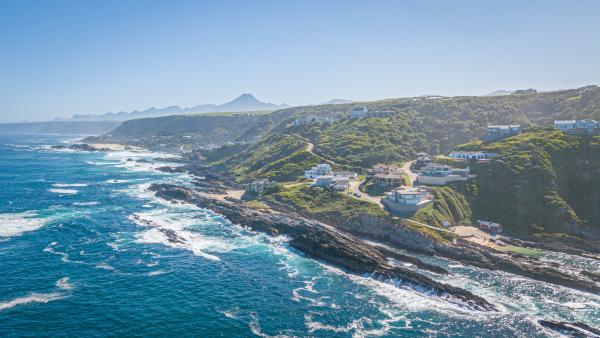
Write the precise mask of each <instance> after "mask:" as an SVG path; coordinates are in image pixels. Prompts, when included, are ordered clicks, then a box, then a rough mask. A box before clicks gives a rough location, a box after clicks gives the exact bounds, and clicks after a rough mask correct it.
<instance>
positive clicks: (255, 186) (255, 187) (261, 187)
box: [245, 179, 276, 195]
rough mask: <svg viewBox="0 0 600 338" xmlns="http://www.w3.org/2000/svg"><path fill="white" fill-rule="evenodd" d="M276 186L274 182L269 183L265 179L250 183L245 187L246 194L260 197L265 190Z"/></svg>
mask: <svg viewBox="0 0 600 338" xmlns="http://www.w3.org/2000/svg"><path fill="white" fill-rule="evenodd" d="M275 185H276V183H275V182H271V181H269V180H267V179H262V180H256V181H252V182H250V183H248V184H246V185H245V188H246V192H247V193H252V194H256V195H262V194H264V193H265V191H267V189H269V188H271V187H274V186H275Z"/></svg>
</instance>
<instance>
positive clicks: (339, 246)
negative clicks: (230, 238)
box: [149, 184, 496, 311]
mask: <svg viewBox="0 0 600 338" xmlns="http://www.w3.org/2000/svg"><path fill="white" fill-rule="evenodd" d="M149 190H150V191H153V192H154V193H155V194H156V196H157V197H160V198H163V199H165V200H169V201H173V202H185V203H190V204H194V205H197V206H199V207H201V208H206V209H210V210H212V211H214V212H217V213H219V214H221V215H223V216H225V217H226V218H227V219H228V220H229V221H231V222H232V223H234V224H239V225H241V226H244V227H248V228H250V229H252V230H254V231H258V232H263V233H266V234H269V235H273V236H278V235H285V236H287V237H289V238H290V240H289V245H290V246H291V247H293V248H295V249H297V250H299V251H301V252H302V253H304V254H305V255H307V256H309V257H312V258H315V259H318V260H323V261H324V262H327V263H330V264H332V265H335V266H338V267H340V268H343V269H344V270H346V271H348V272H351V273H355V274H360V275H365V274H368V275H370V276H371V277H372V278H375V279H379V280H400V281H406V282H408V283H410V284H412V285H414V286H416V287H419V288H424V289H425V290H427V291H426V292H427V293H432V294H435V295H437V296H440V297H443V298H445V299H448V300H450V301H452V300H456V301H459V302H460V303H463V304H465V305H468V306H469V307H471V308H474V309H478V310H482V311H495V310H496V307H495V306H494V305H493V304H491V303H489V302H488V301H487V300H485V299H484V298H482V297H479V296H477V295H475V294H473V293H471V292H470V291H467V290H464V289H461V288H458V287H454V286H451V285H448V284H443V283H440V282H437V281H435V280H433V279H431V278H429V277H428V276H426V275H424V274H422V273H420V272H418V271H415V270H411V269H408V268H405V267H400V266H395V265H393V264H392V263H390V261H389V259H390V258H393V259H397V260H400V261H405V260H408V261H410V262H411V263H413V264H414V265H415V266H416V267H419V268H423V269H427V270H429V271H433V270H437V271H433V272H437V273H447V272H446V271H445V270H443V269H441V268H439V269H436V268H434V267H433V266H430V265H428V264H426V263H424V262H420V261H419V260H418V259H417V258H414V257H410V258H408V257H409V256H406V255H402V254H399V253H394V252H392V251H390V250H387V249H383V248H380V247H376V246H373V245H371V244H368V243H367V242H365V241H363V240H361V239H359V238H357V237H355V236H353V235H351V234H348V233H345V232H342V231H340V230H338V229H336V228H334V227H332V226H330V225H327V224H324V223H320V222H317V221H314V220H310V219H306V218H302V217H296V216H294V215H289V214H284V213H280V212H277V211H273V210H269V209H266V210H256V209H251V208H247V207H245V206H244V205H243V204H241V203H235V202H230V201H220V200H217V199H213V198H211V197H209V196H208V195H206V194H204V193H201V192H197V191H195V190H193V189H189V188H185V187H180V186H176V185H172V184H153V185H152V186H151V187H150V188H149ZM172 235H174V234H172ZM168 237H169V240H173V241H179V240H182V239H180V238H177V236H176V235H175V236H168Z"/></svg>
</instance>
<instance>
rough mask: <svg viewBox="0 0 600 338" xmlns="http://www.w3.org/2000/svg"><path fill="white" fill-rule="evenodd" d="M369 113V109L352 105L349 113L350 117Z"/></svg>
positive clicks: (356, 117) (358, 116)
mask: <svg viewBox="0 0 600 338" xmlns="http://www.w3.org/2000/svg"><path fill="white" fill-rule="evenodd" d="M368 114H369V110H368V109H367V108H366V107H354V108H352V112H351V113H350V118H351V119H360V118H364V117H367V115H368Z"/></svg>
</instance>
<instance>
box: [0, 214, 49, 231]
mask: <svg viewBox="0 0 600 338" xmlns="http://www.w3.org/2000/svg"><path fill="white" fill-rule="evenodd" d="M47 221H48V218H42V217H39V216H38V212H37V211H26V212H21V213H13V214H0V237H14V236H19V235H21V234H23V233H24V232H29V231H33V230H36V229H38V228H40V227H42V226H43V225H44V224H46V222H47Z"/></svg>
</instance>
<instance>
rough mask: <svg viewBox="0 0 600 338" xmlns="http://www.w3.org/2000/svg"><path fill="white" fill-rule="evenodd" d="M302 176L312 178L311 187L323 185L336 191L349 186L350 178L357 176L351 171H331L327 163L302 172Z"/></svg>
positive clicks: (343, 189) (346, 188)
mask: <svg viewBox="0 0 600 338" xmlns="http://www.w3.org/2000/svg"><path fill="white" fill-rule="evenodd" d="M304 177H305V178H308V179H313V183H312V185H311V186H312V187H323V188H328V189H332V190H337V191H345V190H348V188H349V187H350V180H354V179H356V178H358V174H357V173H356V172H353V171H344V170H337V171H333V170H332V169H331V165H329V164H327V163H321V164H318V165H317V166H315V167H312V168H310V169H309V170H306V171H305V172H304Z"/></svg>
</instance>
